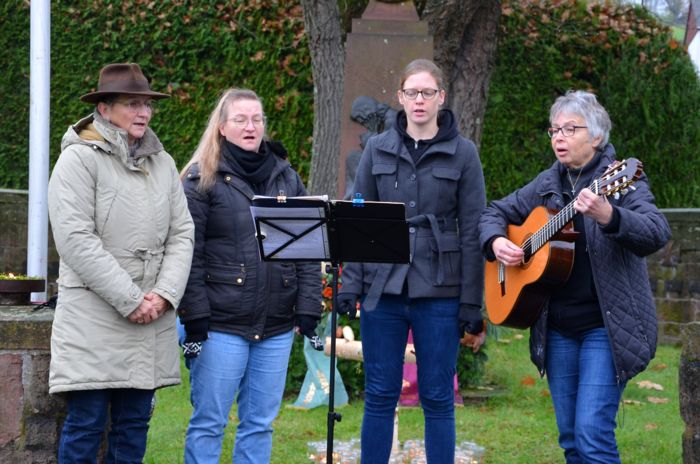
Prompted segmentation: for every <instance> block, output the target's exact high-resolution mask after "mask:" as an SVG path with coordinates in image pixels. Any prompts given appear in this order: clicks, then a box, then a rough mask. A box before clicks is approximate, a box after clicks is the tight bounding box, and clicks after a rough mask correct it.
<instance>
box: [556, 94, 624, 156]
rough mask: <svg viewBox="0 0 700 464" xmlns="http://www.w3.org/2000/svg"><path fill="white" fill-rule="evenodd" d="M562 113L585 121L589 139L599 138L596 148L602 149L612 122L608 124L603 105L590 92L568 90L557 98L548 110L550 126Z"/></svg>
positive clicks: (606, 113) (608, 135)
mask: <svg viewBox="0 0 700 464" xmlns="http://www.w3.org/2000/svg"><path fill="white" fill-rule="evenodd" d="M562 113H573V114H578V115H580V116H582V117H583V119H585V121H586V126H588V133H589V135H590V136H591V139H593V138H595V137H601V142H600V145H598V147H597V148H602V147H604V146H605V145H606V144H607V143H608V139H609V137H610V129H612V122H610V116H609V115H608V112H607V111H605V108H603V105H601V104H600V103H598V99H596V97H595V95H594V94H592V93H591V92H586V91H585V90H569V91H567V92H566V94H564V95H562V96H561V97H559V98H557V99H556V101H555V102H554V104H553V105H552V108H551V109H550V110H549V123H550V124H552V123H553V122H554V120H555V119H556V118H557V116H559V115H560V114H562Z"/></svg>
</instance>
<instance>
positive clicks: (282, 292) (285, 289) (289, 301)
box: [272, 263, 299, 317]
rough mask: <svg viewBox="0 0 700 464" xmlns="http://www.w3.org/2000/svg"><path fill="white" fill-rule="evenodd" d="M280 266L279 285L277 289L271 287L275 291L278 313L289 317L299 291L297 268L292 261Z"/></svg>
mask: <svg viewBox="0 0 700 464" xmlns="http://www.w3.org/2000/svg"><path fill="white" fill-rule="evenodd" d="M280 266H282V268H281V270H280V271H281V272H280V274H279V276H280V279H281V281H280V287H279V288H278V289H275V288H272V291H275V290H276V291H277V297H278V300H277V301H278V308H279V309H278V311H279V313H280V314H282V315H284V316H285V317H291V314H292V313H293V312H294V307H295V305H296V302H297V294H298V292H299V285H298V279H297V269H296V266H295V265H294V264H293V263H288V264H280ZM274 280H277V278H275V279H274Z"/></svg>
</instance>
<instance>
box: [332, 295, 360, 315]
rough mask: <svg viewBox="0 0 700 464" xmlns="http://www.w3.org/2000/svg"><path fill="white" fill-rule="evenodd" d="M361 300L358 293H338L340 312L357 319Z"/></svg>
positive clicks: (338, 310)
mask: <svg viewBox="0 0 700 464" xmlns="http://www.w3.org/2000/svg"><path fill="white" fill-rule="evenodd" d="M359 301H360V295H358V294H356V293H341V294H339V295H338V308H337V309H336V311H337V312H338V314H347V315H348V317H349V318H350V319H355V316H357V303H358V302H359Z"/></svg>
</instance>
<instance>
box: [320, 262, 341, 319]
mask: <svg viewBox="0 0 700 464" xmlns="http://www.w3.org/2000/svg"><path fill="white" fill-rule="evenodd" d="M341 270H342V269H341V268H338V290H340V287H341V285H342V284H341V282H340V273H341ZM329 271H330V265H329V264H328V263H321V286H322V288H323V290H322V296H323V299H322V301H321V304H322V305H323V311H324V312H330V311H331V310H332V309H333V274H332V273H331V272H329Z"/></svg>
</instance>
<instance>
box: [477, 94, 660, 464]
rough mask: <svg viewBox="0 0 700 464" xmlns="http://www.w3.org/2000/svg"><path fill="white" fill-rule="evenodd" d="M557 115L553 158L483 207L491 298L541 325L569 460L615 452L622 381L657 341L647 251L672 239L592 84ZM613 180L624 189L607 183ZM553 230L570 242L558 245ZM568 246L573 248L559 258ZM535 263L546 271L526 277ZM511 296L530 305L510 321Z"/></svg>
mask: <svg viewBox="0 0 700 464" xmlns="http://www.w3.org/2000/svg"><path fill="white" fill-rule="evenodd" d="M550 126H551V127H550V128H549V129H548V130H547V133H548V135H549V137H550V138H551V140H552V150H553V151H554V155H555V157H556V161H555V162H554V164H553V165H552V166H551V167H550V168H548V169H546V170H544V171H543V172H541V173H540V174H539V175H538V176H537V177H535V179H533V180H532V181H531V182H530V183H528V184H527V185H525V186H524V187H522V188H520V189H518V190H516V191H515V192H513V193H511V194H510V195H508V196H506V197H505V198H503V199H501V200H497V201H493V202H492V203H491V204H490V205H489V206H488V207H487V208H486V210H485V211H484V212H483V214H482V215H481V219H480V223H479V233H480V241H481V246H482V249H483V251H484V254H485V255H486V258H487V261H488V262H487V270H486V277H485V278H486V281H485V284H486V299H487V301H486V306H487V310H488V312H489V315H490V317H492V319H493V316H492V315H497V319H499V320H496V321H494V322H496V323H504V324H505V325H512V326H516V327H524V326H531V338H530V350H531V359H532V361H533V362H534V364H535V365H536V366H537V368H538V370H539V372H540V374H541V375H545V373H546V375H547V381H548V384H549V388H550V391H551V395H552V401H553V403H554V411H555V415H556V420H557V426H558V428H559V445H560V446H561V447H562V448H563V449H564V455H565V457H566V462H567V463H584V462H586V463H588V462H601V463H602V462H605V463H612V462H616V463H617V462H620V458H619V453H618V451H617V443H616V440H615V427H616V422H615V415H616V413H617V409H618V404H619V402H620V400H621V397H622V392H623V390H624V388H625V385H626V383H627V381H628V380H629V379H630V378H632V377H633V376H635V375H636V374H638V373H639V372H641V371H642V370H644V369H645V368H646V366H647V364H648V363H649V361H650V360H651V359H652V358H653V357H654V352H655V349H656V333H657V323H656V309H655V307H654V300H653V297H652V293H651V289H650V286H649V278H648V276H647V267H646V262H645V256H647V255H649V254H651V253H653V252H655V251H657V250H659V249H660V248H661V247H663V246H664V245H665V244H666V242H667V241H668V240H669V238H670V236H671V231H670V229H669V226H668V223H667V222H666V219H665V218H664V216H663V214H661V212H660V211H659V210H658V209H657V208H656V206H655V204H654V197H653V195H652V193H651V191H650V190H649V185H648V183H647V179H646V176H645V175H643V174H642V173H641V163H638V161H637V160H630V162H634V165H632V166H631V165H630V164H631V163H630V162H628V161H623V162H615V149H614V148H613V146H612V144H610V143H609V142H608V136H609V132H610V129H611V122H610V117H609V116H608V113H607V111H606V110H605V108H603V106H601V105H600V104H599V103H598V101H597V100H596V97H595V96H594V95H593V94H591V93H589V92H584V91H569V92H567V93H566V95H563V96H561V97H559V98H558V99H557V100H556V101H555V102H554V104H553V105H552V108H551V110H550ZM611 165H612V166H613V167H612V168H611V167H610V166H611ZM618 176H619V177H618ZM611 178H614V179H615V180H614V181H613V182H610V179H611ZM635 180H636V183H635V184H634V186H633V187H634V190H632V189H630V190H632V191H629V192H626V194H625V195H619V193H620V192H618V190H622V188H617V187H616V186H620V187H624V190H623V193H624V192H625V191H626V188H627V186H628V185H629V184H631V183H632V182H634V181H635ZM601 187H602V188H601ZM611 187H612V188H611ZM612 191H615V192H616V193H618V194H616V195H615V197H614V198H608V197H607V195H605V194H603V193H605V192H612ZM556 210H561V211H560V212H559V213H558V214H557V215H556V216H555V217H554V218H552V219H550V220H549V222H548V223H547V225H546V226H545V227H543V228H542V229H541V230H539V231H535V230H532V231H527V230H525V231H523V230H518V229H522V228H523V226H524V225H526V224H528V223H529V222H530V221H529V219H530V218H529V217H528V216H530V215H531V214H532V215H533V216H539V217H545V216H548V214H546V213H545V214H544V215H543V214H542V212H543V211H546V212H552V214H553V213H554V212H556ZM577 213H580V214H577ZM562 218H563V219H562ZM547 219H548V217H545V219H544V220H545V221H546V220H547ZM532 221H533V222H537V221H534V220H532ZM571 222H573V231H572V230H571ZM567 223H568V224H567ZM567 227H568V230H567V229H566V228H567ZM550 229H551V232H552V233H550V234H548V233H547V232H548V231H550ZM516 231H517V232H518V233H517V234H516V233H515V232H516ZM560 231H561V232H560ZM557 233H558V235H557ZM516 235H517V238H516ZM550 238H551V239H552V240H559V243H560V244H563V245H562V246H561V247H555V246H554V245H553V242H552V243H550V241H549V239H550ZM540 242H541V243H540ZM567 244H568V245H567ZM572 244H573V247H572V246H571V245H572ZM559 251H562V252H563V255H562V256H563V257H562V256H559V257H554V256H555V255H556V254H557V253H558V252H559ZM538 260H540V261H545V262H546V261H551V263H545V265H540V262H539V261H538ZM546 264H551V265H552V266H551V267H552V269H550V270H545V267H546ZM489 267H491V268H492V269H497V270H498V272H495V271H494V272H489V269H488V268H489ZM528 272H530V273H536V274H537V277H538V278H540V279H539V280H535V279H528V278H527V274H528ZM557 274H558V275H557ZM523 282H526V284H524V285H523V286H522V288H517V287H519V285H518V283H523ZM490 289H491V290H490ZM533 289H534V290H533ZM543 289H546V291H544V290H543ZM513 292H515V296H512V295H513ZM489 295H491V297H490V296H489ZM509 295H510V296H512V298H510V300H508V296H509ZM489 298H491V303H490V302H489ZM506 301H510V302H511V303H512V305H513V306H514V307H517V308H526V310H527V308H528V306H530V308H529V309H530V311H531V312H530V314H524V315H520V316H518V317H515V318H512V320H511V319H509V315H508V314H507V312H508V311H507V310H505V312H504V309H503V308H501V307H499V306H504V304H503V303H504V302H506ZM532 302H535V304H530V305H528V303H532ZM523 321H525V322H524V323H523ZM509 322H510V323H509Z"/></svg>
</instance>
